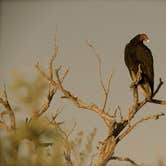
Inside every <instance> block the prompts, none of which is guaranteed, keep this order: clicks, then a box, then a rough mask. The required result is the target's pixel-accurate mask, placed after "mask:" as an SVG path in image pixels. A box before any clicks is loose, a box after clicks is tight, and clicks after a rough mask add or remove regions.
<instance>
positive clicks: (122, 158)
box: [110, 156, 141, 166]
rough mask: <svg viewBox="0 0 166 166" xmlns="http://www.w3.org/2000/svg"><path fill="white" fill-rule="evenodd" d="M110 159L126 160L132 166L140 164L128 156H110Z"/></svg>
mask: <svg viewBox="0 0 166 166" xmlns="http://www.w3.org/2000/svg"><path fill="white" fill-rule="evenodd" d="M110 160H118V161H127V162H129V163H130V164H132V165H134V166H141V165H140V164H137V163H136V162H135V161H134V160H132V159H130V158H128V157H119V156H112V157H111V158H110Z"/></svg>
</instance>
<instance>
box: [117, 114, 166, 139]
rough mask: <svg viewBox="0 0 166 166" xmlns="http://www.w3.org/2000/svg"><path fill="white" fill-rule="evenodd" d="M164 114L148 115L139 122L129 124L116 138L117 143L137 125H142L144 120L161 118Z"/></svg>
mask: <svg viewBox="0 0 166 166" xmlns="http://www.w3.org/2000/svg"><path fill="white" fill-rule="evenodd" d="M164 115H165V114H164V113H160V114H156V115H148V116H145V117H143V118H141V119H140V120H138V121H136V122H135V123H134V124H132V125H131V124H130V126H129V127H128V128H127V129H126V130H125V131H124V132H123V133H122V134H121V135H119V137H118V141H120V140H122V139H123V138H124V137H125V136H126V135H128V134H129V133H130V132H131V130H133V129H134V128H135V127H136V126H137V125H138V124H139V123H142V122H144V121H146V120H150V119H155V120H157V119H159V118H160V117H161V116H164Z"/></svg>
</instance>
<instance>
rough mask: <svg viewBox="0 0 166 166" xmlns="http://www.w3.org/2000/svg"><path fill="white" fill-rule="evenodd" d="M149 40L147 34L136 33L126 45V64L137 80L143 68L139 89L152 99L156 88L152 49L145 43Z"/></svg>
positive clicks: (132, 76)
mask: <svg viewBox="0 0 166 166" xmlns="http://www.w3.org/2000/svg"><path fill="white" fill-rule="evenodd" d="M144 41H147V42H148V41H149V38H148V36H147V35H146V34H138V35H136V36H135V37H134V38H133V39H132V40H130V42H129V43H128V44H127V45H126V47H125V56H124V59H125V64H126V66H127V67H128V70H129V73H130V76H131V78H132V80H133V81H135V80H136V77H137V76H136V75H137V73H138V70H139V69H141V79H140V81H139V82H138V89H139V90H140V91H141V93H142V95H143V96H144V97H145V98H148V99H151V98H152V95H153V90H154V71H153V57H152V53H151V51H150V49H149V48H148V47H147V46H145V45H144V43H143V42H144Z"/></svg>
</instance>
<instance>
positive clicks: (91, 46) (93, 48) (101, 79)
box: [87, 42, 112, 111]
mask: <svg viewBox="0 0 166 166" xmlns="http://www.w3.org/2000/svg"><path fill="white" fill-rule="evenodd" d="M87 43H88V42H87ZM88 46H89V47H90V48H91V49H92V51H93V52H94V54H95V56H96V58H97V61H98V66H99V67H98V69H99V77H100V84H101V87H102V88H103V91H104V102H103V107H102V111H105V108H106V105H107V101H108V95H109V92H110V85H111V78H112V73H111V74H110V76H109V77H108V83H107V87H106V86H105V85H104V81H103V78H102V77H103V76H102V63H101V58H100V55H99V53H97V51H96V49H95V47H94V46H93V45H92V44H90V43H88Z"/></svg>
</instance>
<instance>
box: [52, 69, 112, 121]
mask: <svg viewBox="0 0 166 166" xmlns="http://www.w3.org/2000/svg"><path fill="white" fill-rule="evenodd" d="M59 70H60V68H58V69H56V71H55V72H56V76H57V81H58V85H59V88H60V90H61V91H62V93H63V94H64V96H65V98H67V99H69V100H71V101H72V102H73V103H74V104H75V105H76V106H77V107H78V108H83V109H86V110H90V111H93V112H96V113H97V114H98V115H99V116H100V117H101V118H102V119H104V120H108V121H112V120H114V117H113V116H111V115H109V114H107V113H106V112H103V111H102V109H100V108H99V107H98V106H97V105H95V104H88V103H86V102H84V101H83V100H81V99H79V98H78V97H76V96H74V95H73V94H72V93H71V92H70V91H68V90H66V89H65V88H64V87H63V86H62V82H61V80H60V78H59Z"/></svg>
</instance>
